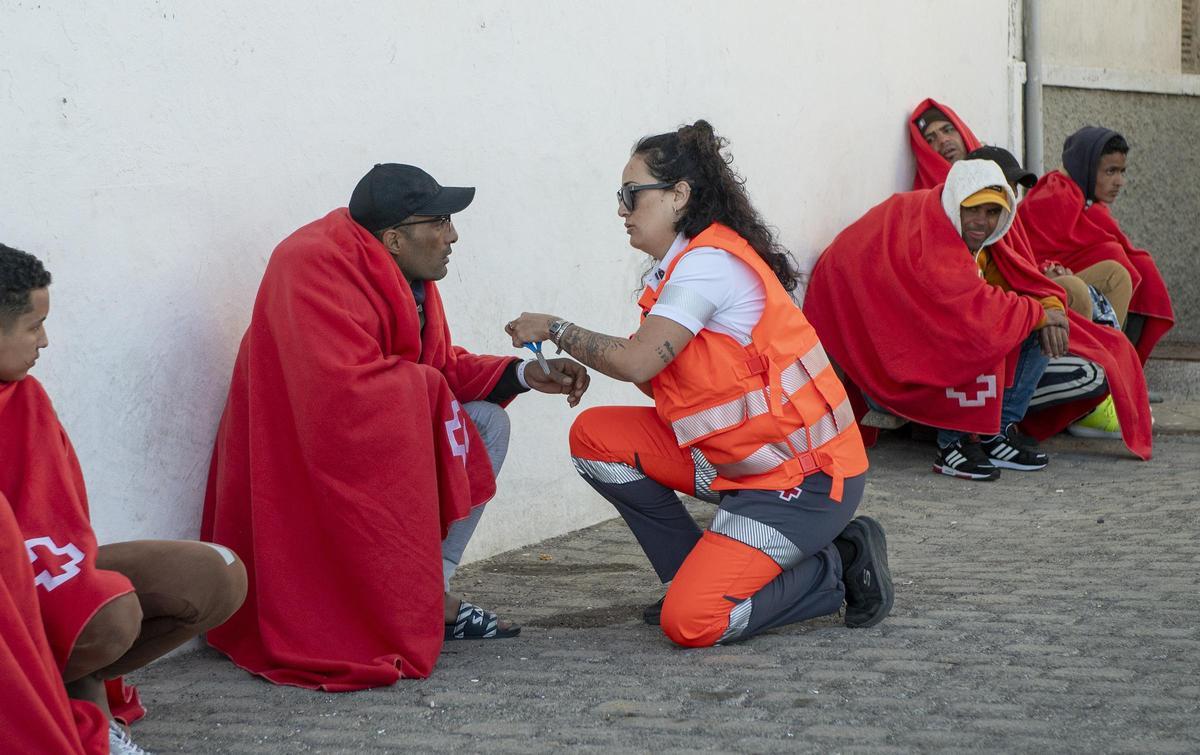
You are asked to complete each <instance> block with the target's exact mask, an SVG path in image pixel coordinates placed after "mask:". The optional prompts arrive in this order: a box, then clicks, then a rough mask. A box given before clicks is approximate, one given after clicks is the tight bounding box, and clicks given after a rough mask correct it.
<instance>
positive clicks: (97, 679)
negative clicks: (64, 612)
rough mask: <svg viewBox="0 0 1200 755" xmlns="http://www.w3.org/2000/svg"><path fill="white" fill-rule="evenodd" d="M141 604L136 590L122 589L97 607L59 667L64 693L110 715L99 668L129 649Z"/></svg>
mask: <svg viewBox="0 0 1200 755" xmlns="http://www.w3.org/2000/svg"><path fill="white" fill-rule="evenodd" d="M142 618H143V615H142V606H141V602H140V601H139V600H138V597H137V594H136V593H126V594H125V595H121V596H119V597H116V598H114V599H112V600H110V601H109V602H107V603H105V604H104V605H103V606H101V607H100V610H98V611H96V613H95V615H93V616H92V618H91V619H90V620H89V621H88V623H87V624H85V625H84V627H83V629H82V630H81V631H80V632H79V636H78V637H77V638H76V639H75V645H74V646H73V647H72V648H71V653H70V655H68V656H67V664H66V666H65V667H64V668H63V681H64V682H65V683H66V687H67V695H68V696H69V697H72V698H75V699H76V700H86V701H87V702H90V703H93V704H95V705H96V706H97V707H99V708H100V710H102V711H104V715H105V716H107V717H108V718H109V719H111V718H112V711H111V710H109V707H108V695H107V694H106V693H105V690H104V680H105V678H106V677H105V676H103V675H102V674H101V673H99V672H100V670H101V669H105V668H108V667H109V666H111V665H112V664H114V663H116V662H117V661H118V660H119V659H120V658H121V657H122V656H124V655H125V654H126V653H128V652H129V649H130V648H131V647H133V643H135V642H137V639H138V635H139V634H140V633H141V631H142Z"/></svg>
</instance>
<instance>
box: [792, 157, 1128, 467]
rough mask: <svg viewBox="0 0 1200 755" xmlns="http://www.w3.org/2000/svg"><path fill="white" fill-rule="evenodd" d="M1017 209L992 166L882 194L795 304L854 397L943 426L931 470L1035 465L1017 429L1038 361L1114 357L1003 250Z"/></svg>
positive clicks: (962, 167)
mask: <svg viewBox="0 0 1200 755" xmlns="http://www.w3.org/2000/svg"><path fill="white" fill-rule="evenodd" d="M1014 203H1015V196H1014V195H1013V192H1012V189H1011V187H1009V186H1008V182H1007V181H1006V179H1005V175H1004V173H1003V172H1002V171H1001V169H1000V167H999V166H998V165H996V164H995V163H994V162H991V161H985V160H963V161H959V162H957V163H955V164H954V166H953V167H952V168H951V169H950V171H949V173H948V174H947V179H946V183H945V185H944V186H938V187H935V188H933V189H928V190H923V191H914V192H907V193H901V194H896V195H893V196H892V197H891V198H889V199H887V200H885V201H884V202H882V203H881V204H879V205H877V206H876V207H874V208H873V209H871V210H870V211H869V212H867V213H866V215H864V216H863V217H862V218H861V219H859V220H858V221H856V222H855V223H853V224H852V225H850V226H849V227H848V228H847V229H845V230H844V231H842V232H841V233H840V234H839V235H838V236H837V237H836V238H835V239H834V240H833V242H832V243H831V244H830V246H829V247H828V248H827V249H826V250H825V251H824V252H823V253H822V255H821V257H820V258H819V260H818V261H817V264H816V267H815V268H814V270H813V274H812V278H811V281H810V283H809V286H808V290H807V292H806V294H805V300H804V311H805V314H806V315H807V316H808V318H809V320H810V321H811V322H812V323H813V325H814V326H815V327H816V328H817V332H818V333H819V334H820V336H821V339H822V341H823V342H824V343H825V344H826V347H827V348H828V349H829V353H830V356H832V357H833V359H834V360H835V361H836V363H837V364H838V365H839V366H840V367H841V368H842V369H843V370H844V371H845V375H846V378H847V380H848V381H849V382H851V383H853V384H854V385H855V387H856V391H857V390H861V391H862V393H863V394H864V395H865V396H866V397H869V398H870V399H871V400H872V401H873V402H874V403H875V404H876V405H877V406H879V407H881V408H883V409H884V410H886V411H888V412H891V413H892V414H895V415H898V416H901V417H904V418H907V419H910V420H913V421H916V422H920V423H922V424H926V425H929V426H931V427H935V428H941V430H939V433H938V436H939V449H938V454H937V458H936V461H935V463H934V465H933V468H934V471H935V472H938V473H941V474H947V475H951V476H955V477H963V478H966V479H973V480H994V479H996V478H998V477H999V474H1000V469H1001V468H1008V469H1021V470H1032V469H1040V468H1043V467H1045V466H1046V464H1047V462H1048V459H1047V456H1046V454H1044V453H1043V452H1041V451H1040V450H1038V449H1036V448H1035V447H1032V446H1030V445H1029V444H1028V441H1027V439H1024V438H1023V437H1021V436H1020V435H1019V434H1018V433H1016V432H1015V430H1016V428H1015V423H1017V422H1020V421H1021V420H1022V419H1023V418H1024V417H1025V414H1026V409H1027V406H1028V403H1029V400H1030V396H1031V395H1032V393H1033V391H1034V389H1035V387H1036V386H1037V384H1038V381H1039V377H1040V375H1041V373H1042V371H1043V369H1044V368H1045V364H1046V360H1047V359H1048V358H1049V357H1054V356H1061V355H1062V354H1064V353H1066V351H1067V350H1068V348H1069V349H1071V350H1072V352H1074V353H1079V354H1081V355H1082V356H1085V357H1086V358H1088V359H1092V360H1094V361H1098V362H1101V363H1103V364H1106V365H1107V364H1112V363H1113V359H1114V358H1115V357H1112V356H1111V355H1109V354H1107V352H1106V350H1105V349H1104V348H1103V347H1102V345H1100V344H1099V343H1097V342H1096V341H1095V339H1094V337H1093V336H1092V335H1091V334H1083V335H1082V337H1081V338H1076V334H1075V333H1074V331H1071V330H1069V326H1068V324H1067V323H1068V321H1069V320H1068V316H1067V315H1066V314H1064V312H1063V305H1062V299H1061V297H1062V296H1063V294H1062V289H1060V288H1059V287H1057V286H1055V285H1054V284H1053V283H1052V282H1051V281H1049V280H1048V279H1047V278H1046V277H1045V276H1043V275H1041V274H1040V273H1039V272H1038V271H1037V270H1036V268H1034V267H1033V265H1032V263H1030V262H1029V261H1028V259H1027V258H1025V257H1024V256H1022V255H1019V254H1007V253H1004V252H1003V251H1002V250H1003V249H1004V247H1002V245H1000V244H998V243H997V241H998V240H1000V239H1002V238H1003V237H1004V235H1005V233H1006V232H1007V230H1008V228H1009V225H1010V223H1011V222H1012V214H1013V213H1012V208H1013V205H1014ZM881 291H886V292H889V295H887V296H880V292H881ZM1113 369H1114V371H1115V370H1118V369H1119V368H1118V367H1114V368H1113ZM1138 385H1140V386H1141V390H1142V392H1143V395H1144V390H1145V384H1144V381H1143V382H1141V383H1137V382H1136V381H1134V382H1133V383H1131V384H1122V385H1119V386H1117V387H1116V388H1114V391H1117V392H1121V393H1122V396H1123V403H1122V405H1121V410H1122V411H1124V412H1127V413H1130V412H1132V410H1131V409H1129V407H1133V406H1135V405H1136V403H1137V400H1136V397H1132V396H1130V397H1129V400H1128V401H1124V397H1126V395H1127V394H1132V393H1136V391H1137V389H1138ZM1006 386H1007V388H1006ZM1127 410H1128V411H1127ZM859 411H860V412H864V411H865V405H860V406H859ZM1129 419H1130V423H1131V428H1130V431H1131V433H1133V432H1134V430H1135V429H1138V430H1142V429H1144V430H1145V436H1144V437H1143V436H1141V435H1137V436H1134V437H1132V439H1131V440H1130V441H1129V442H1130V443H1131V448H1132V449H1133V450H1134V452H1135V453H1137V454H1138V455H1139V456H1142V457H1143V458H1147V457H1148V456H1149V427H1148V423H1147V424H1146V425H1145V427H1143V426H1142V424H1141V423H1139V422H1135V421H1134V417H1133V416H1130V418H1129ZM1135 426H1136V427H1135Z"/></svg>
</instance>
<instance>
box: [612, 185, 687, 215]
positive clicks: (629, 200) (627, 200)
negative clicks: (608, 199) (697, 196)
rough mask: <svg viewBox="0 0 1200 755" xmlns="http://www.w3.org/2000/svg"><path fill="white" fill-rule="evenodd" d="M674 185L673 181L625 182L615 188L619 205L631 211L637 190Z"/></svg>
mask: <svg viewBox="0 0 1200 755" xmlns="http://www.w3.org/2000/svg"><path fill="white" fill-rule="evenodd" d="M674 185H675V183H674V182H673V181H660V182H659V183H656V184H625V185H624V186H622V187H621V188H620V189H618V190H617V201H618V202H620V203H621V206H622V207H624V208H625V209H626V210H629V211H630V212H633V205H634V201H635V199H636V197H635V195H636V194H637V193H638V192H639V191H645V190H646V189H669V188H671V187H672V186H674Z"/></svg>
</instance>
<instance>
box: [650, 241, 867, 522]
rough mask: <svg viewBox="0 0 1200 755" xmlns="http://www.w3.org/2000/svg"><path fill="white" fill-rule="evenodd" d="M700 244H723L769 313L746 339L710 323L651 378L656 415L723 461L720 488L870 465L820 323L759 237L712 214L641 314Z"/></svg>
mask: <svg viewBox="0 0 1200 755" xmlns="http://www.w3.org/2000/svg"><path fill="white" fill-rule="evenodd" d="M697 247H715V248H717V249H723V250H724V251H726V252H729V253H730V254H732V255H734V256H735V257H737V258H738V259H740V260H742V261H743V262H745V263H746V264H747V265H749V266H750V267H751V269H753V270H754V272H755V273H756V274H757V275H758V277H759V279H760V280H761V281H762V284H763V288H764V290H765V291H766V302H765V304H764V307H763V313H762V318H761V319H759V321H758V324H757V325H755V326H754V330H753V331H752V332H751V334H750V337H751V343H750V344H749V345H747V346H742V345H741V344H739V343H738V342H737V341H736V340H734V339H733V338H731V337H730V336H728V335H725V334H724V333H715V332H713V331H711V330H708V329H707V328H705V329H702V330H701V331H700V332H699V333H697V334H696V336H695V338H693V339H692V340H691V341H690V342H689V343H688V345H687V346H685V347H684V349H683V351H682V352H680V354H679V356H678V357H676V358H675V360H674V361H672V362H671V363H670V364H669V365H667V367H666V368H665V369H664V370H663V371H662V372H660V373H658V375H657V376H655V377H654V379H653V380H652V381H651V385H652V387H653V388H654V404H655V407H656V408H657V410H658V415H659V416H660V417H661V418H662V419H663V421H664V422H666V423H667V424H668V425H669V426H670V427H671V429H672V430H673V431H674V433H675V439H676V442H678V444H679V446H680V447H681V448H691V447H695V448H697V449H699V451H700V452H701V453H703V454H704V457H705V458H706V459H708V461H709V462H711V463H712V465H713V466H714V467H715V468H716V471H717V478H716V479H715V480H714V481H713V484H712V488H713V490H734V489H740V488H752V489H760V490H790V489H792V488H795V487H797V486H799V485H800V483H801V482H803V480H804V478H805V477H806V476H808V475H810V474H812V473H813V472H815V471H818V470H820V471H823V472H825V473H826V474H828V475H829V476H830V477H832V478H833V480H834V486H833V491H832V497H833V498H834V500H841V493H842V480H843V479H844V478H846V477H851V476H854V475H858V474H862V473H863V472H865V471H866V470H867V452H866V449H865V448H863V443H862V437H861V436H860V435H859V432H858V425H857V424H856V423H855V421H854V412H853V411H852V410H851V408H850V401H849V399H848V398H847V397H846V390H845V388H844V387H842V383H841V381H840V380H838V378H837V375H835V374H834V372H833V367H832V366H831V365H830V363H829V358H828V357H827V356H826V355H825V349H824V348H823V347H822V346H821V342H820V340H818V338H817V333H816V331H815V330H813V327H812V325H810V324H809V322H808V320H807V319H806V318H805V317H804V314H803V313H802V312H801V311H800V308H799V307H797V306H796V304H795V302H794V301H792V299H791V297H790V296H788V293H787V291H785V290H784V289H783V286H781V285H780V284H779V280H778V279H777V278H776V277H775V273H773V272H772V271H771V269H770V267H768V266H767V264H766V263H765V262H764V261H763V260H762V258H761V257H759V256H758V254H757V253H756V252H755V251H754V249H753V247H751V246H750V244H749V243H747V242H746V240H745V239H743V238H742V237H741V236H739V235H738V234H737V233H736V232H734V231H733V230H732V229H730V228H728V227H726V226H723V225H721V224H719V223H714V224H712V225H710V226H709V227H708V228H706V229H704V230H703V231H702V232H701V233H700V234H699V235H698V236H696V238H694V239H692V241H691V243H690V244H688V246H687V248H685V249H684V250H683V251H682V252H680V254H679V255H678V256H677V257H675V259H673V260H672V261H671V264H670V265H669V266H668V267H667V269H666V271H665V275H664V277H663V279H662V280H661V281H660V282H659V283H658V285H657V286H647V287H646V290H645V291H643V292H642V296H641V299H639V301H638V306H640V307H641V308H642V317H643V318H645V316H646V315H647V314H648V313H649V312H650V309H651V308H652V307H653V306H654V304H655V302H657V301H658V300H659V297H660V296H663V295H664V291H665V292H666V298H665V299H664V301H669V300H670V298H671V296H672V294H671V292H670V289H669V288H668V286H669V285H670V281H671V274H672V272H674V270H675V266H676V265H678V264H679V261H680V260H681V259H683V258H684V256H685V255H687V253H688V252H690V251H691V250H692V249H695V248H697Z"/></svg>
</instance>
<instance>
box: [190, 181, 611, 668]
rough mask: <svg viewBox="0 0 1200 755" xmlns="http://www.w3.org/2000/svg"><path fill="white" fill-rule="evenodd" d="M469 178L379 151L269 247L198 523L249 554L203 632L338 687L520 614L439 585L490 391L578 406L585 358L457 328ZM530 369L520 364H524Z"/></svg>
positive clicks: (494, 429) (486, 483) (493, 428)
mask: <svg viewBox="0 0 1200 755" xmlns="http://www.w3.org/2000/svg"><path fill="white" fill-rule="evenodd" d="M474 192H475V190H474V189H473V188H464V187H443V186H440V185H439V184H438V183H437V181H435V180H434V179H433V177H432V176H430V175H429V174H428V173H426V172H425V171H423V170H421V169H419V168H416V167H413V166H411V165H399V164H382V165H376V166H375V167H374V168H373V169H372V170H371V171H370V172H368V173H367V175H366V176H364V177H363V179H362V180H361V181H360V182H359V183H358V186H357V187H356V188H355V189H354V192H353V194H352V195H351V197H350V204H349V207H348V208H341V209H337V210H334V211H333V212H331V213H329V214H328V215H326V216H325V217H323V218H321V219H320V220H317V221H315V222H313V223H310V224H308V225H306V226H304V227H303V228H301V229H299V230H298V231H296V232H295V233H293V234H292V235H291V236H289V237H288V238H287V239H285V240H284V241H283V242H282V243H281V244H280V245H279V246H278V247H277V248H276V249H275V251H274V253H273V254H272V255H271V260H270V262H269V263H268V264H267V270H266V272H265V274H264V275H263V281H262V284H261V286H260V287H259V291H258V298H257V299H256V301H255V304H254V312H253V315H252V318H251V321H250V326H249V328H248V329H247V331H246V335H245V337H244V338H243V339H242V343H241V348H240V350H239V352H238V357H237V362H236V364H235V365H234V372H233V382H232V385H231V387H230V390H229V400H228V403H227V404H226V408H225V414H224V416H223V417H222V419H221V425H220V429H219V430H218V433H217V441H216V448H215V450H214V453H213V460H212V466H211V469H210V473H209V484H208V494H207V497H206V500H205V508H204V521H203V532H204V534H205V536H206V537H212V539H214V540H215V541H216V542H220V543H225V544H227V545H229V546H231V547H233V548H236V549H237V550H238V552H239V553H242V554H243V557H244V558H245V560H246V565H247V569H248V571H249V574H250V592H249V597H248V599H247V600H246V604H245V606H244V607H243V608H242V610H241V611H239V612H238V613H237V614H236V615H235V616H234V617H233V618H232V619H231V620H230V621H229V623H228V624H227V625H226V626H224V627H222V628H221V629H219V630H217V631H214V632H211V633H209V635H208V640H209V642H210V643H211V644H212V645H213V646H214V647H216V648H217V649H219V650H221V651H222V652H224V653H226V654H227V655H228V656H229V657H230V658H231V659H232V660H233V661H234V662H235V663H237V664H238V665H239V666H241V667H243V668H245V669H246V670H248V671H250V672H252V673H255V674H259V675H261V676H264V677H266V678H267V679H269V680H271V681H272V682H275V683H277V684H292V685H296V686H301V687H308V688H315V689H323V690H327V691H333V692H336V691H345V690H353V689H362V688H366V687H376V686H381V685H386V684H391V683H393V682H395V681H396V680H397V679H398V678H401V677H410V678H411V677H425V676H428V675H429V673H430V672H431V671H432V670H433V666H434V663H435V661H436V660H437V656H438V653H439V652H440V651H441V648H442V642H443V640H445V639H486V638H496V637H510V636H513V635H515V634H516V633H517V632H518V631H519V628H517V627H514V626H511V625H507V624H506V623H503V622H500V621H499V620H498V619H497V617H496V616H495V614H493V613H491V612H489V611H484V610H482V609H480V608H478V607H476V606H473V605H471V604H470V603H467V602H465V601H459V600H457V599H455V598H452V597H451V596H450V593H449V578H450V575H451V574H452V573H453V571H454V567H455V566H456V565H457V563H458V560H459V558H460V557H461V555H462V551H463V548H464V547H465V546H466V543H467V540H468V538H469V537H470V535H471V532H472V530H473V529H474V527H475V523H476V521H477V520H478V516H479V513H480V511H481V510H482V508H481V507H482V504H483V503H485V502H486V501H487V500H488V499H490V498H491V497H492V495H493V494H494V492H495V489H496V488H495V472H496V471H497V470H498V469H499V467H500V464H501V462H502V461H503V458H504V452H505V449H506V447H507V442H508V424H507V421H508V420H507V415H506V414H505V413H504V411H503V409H502V408H501V407H502V406H504V405H505V404H507V403H508V402H509V401H510V400H512V398H513V397H514V396H516V395H517V394H518V393H521V392H524V391H525V390H527V389H529V388H534V389H537V390H539V391H542V392H545V393H556V394H566V395H567V401H568V403H569V404H570V405H571V406H574V405H575V404H577V403H578V401H579V398H580V396H581V395H582V394H583V392H584V391H585V390H586V388H587V384H588V379H589V378H588V375H587V372H586V370H585V369H584V368H583V367H582V366H581V365H579V364H577V363H575V362H572V361H570V360H567V359H551V360H548V363H549V367H550V368H551V369H550V370H549V374H547V373H546V372H543V370H542V368H541V367H540V366H539V365H537V364H536V363H531V362H525V361H522V360H520V359H515V358H512V357H497V356H480V355H475V354H471V353H469V352H467V351H466V350H464V349H462V348H460V347H458V346H455V345H453V343H452V341H451V338H450V329H449V326H448V325H447V322H446V316H445V312H444V310H443V308H442V301H441V297H440V296H439V294H438V288H437V285H436V284H435V281H438V280H441V279H442V278H443V277H444V276H445V275H446V272H447V264H448V261H449V256H450V254H451V244H453V243H454V242H455V241H457V240H458V234H457V232H456V231H455V229H454V223H453V222H452V220H451V218H450V216H451V214H453V213H456V212H459V211H461V210H463V209H465V208H466V207H467V205H468V204H469V203H470V202H471V200H472V198H473V197H474ZM527 367H528V369H526V368H527Z"/></svg>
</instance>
